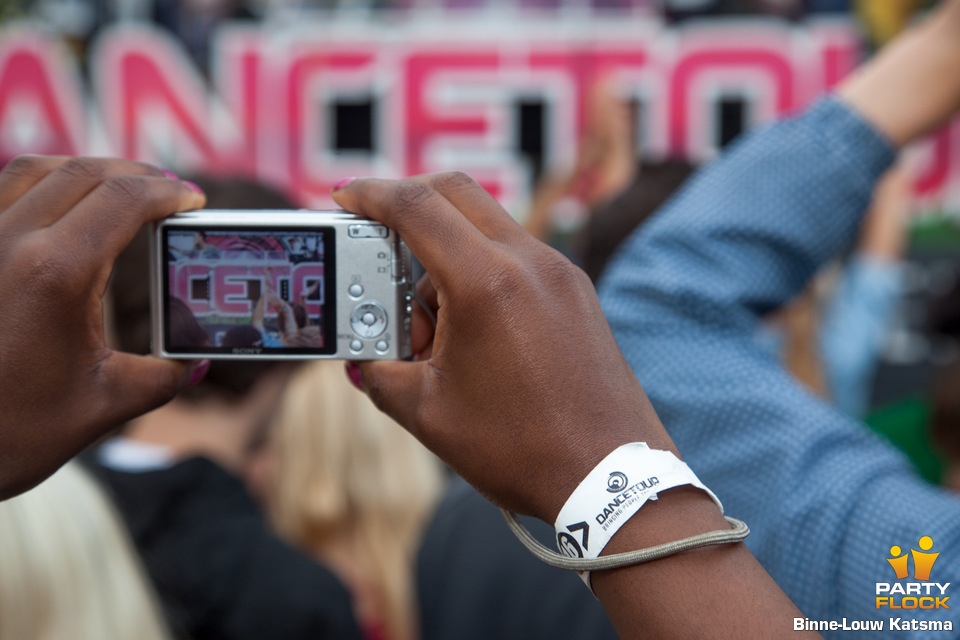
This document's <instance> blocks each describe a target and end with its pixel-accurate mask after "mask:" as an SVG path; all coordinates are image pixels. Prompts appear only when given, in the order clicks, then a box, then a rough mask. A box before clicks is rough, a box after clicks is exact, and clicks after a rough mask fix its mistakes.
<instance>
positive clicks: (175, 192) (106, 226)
mask: <svg viewBox="0 0 960 640" xmlns="http://www.w3.org/2000/svg"><path fill="white" fill-rule="evenodd" d="M205 201H206V199H205V197H204V196H203V194H201V193H199V192H197V191H194V190H193V189H191V188H190V187H188V186H187V185H186V184H184V183H183V182H179V181H176V180H170V179H168V178H157V177H153V176H142V175H139V176H138V175H121V176H111V177H110V178H108V179H106V180H104V181H103V182H101V183H100V185H99V186H98V187H97V188H96V189H94V190H93V191H91V192H90V193H89V194H87V195H86V197H84V198H83V199H82V200H81V201H80V202H78V203H77V204H76V205H74V207H73V208H72V209H71V210H70V211H68V212H67V214H66V215H65V216H63V217H62V218H61V219H60V220H59V221H58V222H57V223H56V224H54V225H53V226H51V227H49V229H50V230H51V231H53V232H54V233H56V234H58V237H59V243H58V244H59V245H60V246H62V247H65V248H69V249H70V250H72V251H73V252H74V255H75V257H76V258H77V259H78V265H91V266H93V265H96V266H97V268H99V267H100V266H101V265H102V263H104V262H105V259H107V258H109V260H110V263H111V264H112V262H113V260H114V259H116V257H117V256H118V255H120V252H121V251H122V250H123V248H124V247H126V246H127V245H128V244H129V243H130V240H132V239H133V237H134V236H135V235H136V233H137V231H138V230H139V229H140V227H142V226H143V225H144V224H147V223H148V222H153V221H155V220H160V219H162V218H166V217H167V216H169V215H171V214H173V213H176V212H179V211H188V210H190V209H199V208H201V207H202V206H203V205H204V202H205Z"/></svg>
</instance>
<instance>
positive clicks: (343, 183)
mask: <svg viewBox="0 0 960 640" xmlns="http://www.w3.org/2000/svg"><path fill="white" fill-rule="evenodd" d="M354 180H356V178H353V177H351V178H341V179H340V180H337V181H336V182H335V183H334V185H333V188H332V189H331V191H339V190H340V189H343V188H344V187H345V186H347V185H348V184H350V183H351V182H353V181H354Z"/></svg>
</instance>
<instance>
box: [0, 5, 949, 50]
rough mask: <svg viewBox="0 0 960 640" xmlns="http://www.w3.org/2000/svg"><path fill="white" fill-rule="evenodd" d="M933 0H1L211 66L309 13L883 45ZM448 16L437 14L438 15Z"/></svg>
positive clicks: (0, 16) (72, 27)
mask: <svg viewBox="0 0 960 640" xmlns="http://www.w3.org/2000/svg"><path fill="white" fill-rule="evenodd" d="M929 4H931V3H930V2H929V1H928V0H889V1H888V0H509V1H507V0H0V20H11V19H34V20H39V21H41V22H42V24H44V25H45V27H46V28H48V29H51V30H53V31H55V32H58V33H60V34H62V35H63V36H64V37H66V38H69V39H70V40H72V41H74V42H78V43H87V42H89V41H90V40H91V38H92V37H93V36H94V35H95V33H96V32H97V30H98V29H100V28H102V27H104V26H107V25H109V24H112V23H114V22H117V21H129V20H137V21H151V22H154V23H156V24H157V25H160V26H161V27H163V28H165V29H167V30H169V31H170V32H171V33H173V34H175V35H176V36H178V37H179V38H180V39H181V40H182V41H183V42H184V44H185V45H186V47H187V50H188V51H190V52H191V54H192V55H193V56H194V58H195V59H196V60H197V61H198V62H200V63H201V65H203V64H205V61H206V57H205V56H206V55H207V53H208V51H209V46H210V43H209V39H210V36H211V34H212V33H213V32H214V30H215V29H216V28H217V26H218V25H220V24H222V23H224V22H225V21H233V20H271V19H277V20H281V21H283V20H286V21H289V20H294V21H295V20H297V19H299V18H300V17H301V16H302V15H303V14H311V13H322V12H330V11H335V12H337V14H338V15H343V16H348V15H350V14H356V15H360V16H370V15H372V13H371V12H373V13H378V12H382V13H384V14H386V15H389V16H391V18H392V19H396V18H397V17H398V16H407V17H409V18H411V19H417V18H418V17H420V16H424V15H433V16H436V15H443V14H444V12H448V11H449V12H450V15H451V16H453V15H455V14H457V13H458V12H463V13H464V15H472V14H476V13H477V12H486V13H490V14H492V15H497V14H499V13H503V12H507V13H509V12H516V11H520V12H528V13H530V14H531V15H540V16H551V15H563V14H565V13H568V12H572V13H574V14H578V13H580V14H582V13H583V12H584V11H587V12H590V13H594V14H595V15H598V16H602V15H604V14H611V15H622V14H624V13H627V14H629V15H636V16H640V17H648V18H659V19H662V20H664V21H666V22H667V23H679V22H683V21H685V20H691V19H697V18H716V17H731V16H741V17H742V16H768V17H778V18H784V19H788V20H799V19H803V18H805V17H816V16H830V15H849V14H851V13H855V14H857V15H859V16H860V17H861V18H862V19H863V20H864V21H865V23H866V24H867V25H868V31H869V32H870V35H871V37H872V38H874V39H875V40H877V41H881V42H882V41H885V40H886V39H888V38H889V37H890V36H892V35H893V34H894V33H896V32H897V31H899V30H900V29H901V28H902V26H903V25H904V23H905V22H906V21H907V20H908V19H909V17H910V16H911V15H912V14H913V13H914V12H915V11H916V10H917V8H919V7H923V6H928V5H929ZM438 10H439V11H440V12H441V13H440V14H437V11H438Z"/></svg>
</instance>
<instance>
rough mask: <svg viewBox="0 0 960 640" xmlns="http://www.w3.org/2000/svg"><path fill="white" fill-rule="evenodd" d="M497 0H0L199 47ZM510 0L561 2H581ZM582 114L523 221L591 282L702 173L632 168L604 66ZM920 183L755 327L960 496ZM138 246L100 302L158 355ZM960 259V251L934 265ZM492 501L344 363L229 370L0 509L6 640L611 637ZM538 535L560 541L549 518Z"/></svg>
mask: <svg viewBox="0 0 960 640" xmlns="http://www.w3.org/2000/svg"><path fill="white" fill-rule="evenodd" d="M500 1H501V0H396V1H395V2H394V1H391V0H343V1H342V2H338V1H337V0H330V1H326V0H246V1H244V0H33V1H27V0H0V16H2V17H3V18H4V19H13V18H18V17H31V18H36V19H39V20H41V21H43V23H44V24H47V25H50V27H51V28H53V29H57V30H59V31H60V32H62V33H63V34H64V35H66V36H68V37H70V38H74V39H76V40H77V41H87V40H88V39H89V38H90V37H91V36H92V34H93V33H94V32H95V31H96V29H98V28H99V27H101V26H103V25H105V24H109V23H111V22H112V21H115V20H129V19H136V20H153V21H155V22H156V23H158V24H160V25H163V26H164V27H166V28H167V29H169V30H170V31H172V32H173V33H176V34H177V35H178V36H179V37H180V38H181V39H182V40H183V41H184V42H185V43H186V44H187V46H188V48H189V50H190V51H191V53H192V54H193V55H195V56H197V57H198V58H203V57H204V56H205V55H206V51H207V47H208V46H209V37H210V34H211V33H212V30H213V29H214V28H215V26H216V25H218V24H219V23H220V22H222V21H224V20H234V19H269V17H270V15H271V12H282V11H287V10H292V9H310V10H313V9H316V10H329V9H338V10H339V9H345V10H347V9H354V8H356V9H399V10H411V9H421V8H423V9H431V8H436V7H437V5H442V7H449V8H451V9H461V8H463V9H467V8H481V6H489V5H495V4H497V3H498V2H500ZM515 1H516V2H517V3H519V4H521V5H523V6H525V7H530V8H537V9H548V10H554V9H555V10H561V9H565V8H567V7H568V6H570V5H576V6H577V7H582V6H583V4H584V3H585V2H587V0H515ZM590 4H591V6H592V7H594V8H596V9H598V10H604V9H618V8H619V9H630V10H637V11H642V12H649V13H650V14H651V15H657V14H659V15H662V16H663V17H664V18H665V19H666V20H669V21H676V20H685V19H689V18H694V17H699V16H706V15H719V14H723V15H727V14H773V15H777V16H782V17H786V18H790V19H796V18H800V17H802V16H804V15H808V14H810V13H816V12H850V11H853V10H857V11H860V12H861V15H862V16H866V18H865V19H866V20H867V24H868V25H869V26H870V27H871V33H872V35H873V36H874V37H875V39H876V41H877V42H880V41H883V40H885V39H887V38H888V37H889V36H890V35H892V34H893V33H894V32H896V31H897V30H898V29H899V28H901V27H902V26H903V25H904V24H906V23H907V22H908V21H909V17H910V15H911V12H912V11H915V10H917V9H919V8H921V6H922V5H924V4H926V3H923V2H919V1H915V2H899V3H894V2H882V3H881V2H873V3H871V2H868V1H866V0H864V1H861V2H853V3H852V2H850V1H844V0H700V1H697V0H685V1H680V0H659V1H655V0H622V1H621V0H590ZM852 4H855V5H859V6H857V7H853V6H851V5H852ZM881 4H882V5H884V6H886V7H887V9H886V10H882V9H879V10H878V9H877V7H879V6H880V5H881ZM894 7H896V8H894ZM878 15H880V16H881V17H877V16H878ZM588 104H589V113H588V114H587V118H586V120H587V126H586V131H585V134H584V138H583V140H581V142H580V145H579V149H580V153H579V156H578V158H577V162H576V163H575V165H574V166H573V167H567V168H563V169H559V168H555V169H550V168H548V170H547V171H546V172H545V173H544V175H543V176H542V178H541V179H540V181H539V184H538V185H537V188H536V190H535V195H534V197H533V199H532V203H531V206H530V215H529V216H528V217H527V220H528V222H527V224H526V226H527V230H528V231H529V232H530V233H531V234H532V235H533V236H535V237H537V238H539V239H541V240H543V241H545V242H547V243H549V244H551V245H552V246H554V247H557V248H559V249H561V250H562V251H563V252H564V253H565V254H566V255H567V256H569V257H570V258H571V260H573V261H574V262H575V263H576V264H578V265H579V266H581V267H582V268H583V269H584V270H585V271H586V272H587V274H588V275H589V276H590V278H591V279H592V280H594V281H599V280H600V279H602V277H603V273H604V269H605V266H606V265H607V263H608V260H609V259H610V258H611V256H614V255H616V253H617V251H618V249H619V247H620V244H621V243H622V241H623V240H625V239H626V238H628V237H629V236H630V234H631V233H633V231H634V230H635V229H637V228H642V227H643V226H644V225H645V224H647V223H648V221H650V220H652V219H655V217H656V215H655V212H656V211H657V210H659V209H660V208H661V206H662V205H664V203H668V202H670V199H671V198H672V197H674V195H675V194H676V193H682V192H683V189H684V188H685V187H684V185H685V184H686V183H687V179H688V178H689V177H690V176H691V175H693V174H694V173H695V172H696V171H697V167H694V166H691V165H690V164H688V163H686V162H683V161H679V160H669V161H663V162H646V161H642V160H641V159H640V158H639V157H638V150H637V148H636V145H635V141H636V140H637V136H636V135H634V132H633V131H631V130H630V127H631V124H630V123H631V122H632V121H633V119H632V118H631V115H630V113H629V108H630V107H629V105H628V104H626V103H625V102H623V101H622V100H621V99H620V97H619V96H618V94H617V91H616V87H615V86H611V84H610V83H609V82H607V81H599V82H597V83H596V84H595V86H594V87H593V89H592V93H591V96H590V100H589V103H588ZM910 176H911V173H910V167H909V165H908V164H906V163H901V164H898V165H897V166H895V167H893V168H892V169H890V170H889V171H888V172H887V173H886V174H885V176H884V177H883V179H882V180H881V182H880V183H879V186H878V187H877V188H876V190H875V191H874V195H873V202H872V204H871V206H870V208H869V212H868V213H867V214H866V215H865V217H864V220H863V223H862V225H861V227H860V229H859V232H858V240H857V241H856V243H855V246H852V247H850V248H849V250H848V251H847V252H846V253H845V254H844V255H842V256H840V257H838V258H837V259H836V260H835V261H833V262H832V263H831V264H830V265H828V266H826V267H824V268H823V269H821V270H820V271H819V272H818V274H817V275H816V276H815V278H814V279H813V280H812V281H811V282H810V284H809V285H808V286H807V287H806V288H805V290H804V291H803V292H802V293H801V294H799V295H798V296H797V297H796V298H795V299H794V300H793V301H792V302H791V303H790V304H788V305H787V306H786V307H785V308H783V309H781V310H778V311H773V312H770V313H768V314H767V315H765V316H764V318H763V322H762V326H761V327H760V328H759V329H758V331H757V332H756V335H755V339H756V341H757V343H759V344H761V345H762V346H763V349H765V350H766V352H767V353H768V355H769V357H770V358H775V359H779V360H780V361H781V362H782V363H783V364H784V366H785V367H786V368H787V369H788V370H789V371H790V372H791V373H792V374H793V375H794V376H795V378H796V379H797V380H799V381H800V382H801V383H802V384H803V385H805V386H806V387H807V388H808V389H809V391H810V392H811V393H813V394H816V395H818V396H820V397H821V398H823V399H824V400H825V401H827V402H829V403H830V404H832V405H833V406H834V407H835V408H836V409H837V410H838V411H841V412H843V413H845V414H847V415H849V416H851V417H853V418H855V419H857V420H864V421H866V422H867V423H868V424H870V425H871V426H872V427H873V428H874V429H876V430H877V431H879V432H880V433H882V434H883V435H884V436H885V437H887V438H889V439H891V440H892V441H894V442H895V443H896V444H897V446H899V447H900V448H901V449H902V450H903V451H904V452H905V453H906V454H907V455H908V456H910V458H911V459H912V460H913V462H914V464H915V465H916V467H917V469H918V470H919V472H920V473H922V474H923V475H924V477H925V478H926V479H927V480H928V482H930V483H931V484H938V483H939V484H942V485H944V486H946V487H949V488H951V489H953V490H958V491H960V402H958V400H957V399H958V398H960V359H958V358H957V353H958V351H960V350H958V349H957V346H956V345H957V344H958V343H960V270H954V271H953V272H950V271H949V269H948V270H947V271H948V273H947V274H946V275H944V276H942V277H941V279H940V281H938V282H937V283H936V286H933V285H931V286H930V290H931V292H930V295H925V296H923V297H921V298H918V300H917V301H916V302H915V303H913V306H912V307H911V306H909V303H908V302H905V300H909V297H908V296H909V294H910V293H911V292H914V291H916V290H917V289H918V288H923V286H925V285H923V284H919V285H918V284H917V280H918V278H919V279H921V280H922V279H923V277H920V276H917V275H916V268H917V267H916V266H915V265H914V264H913V263H912V262H911V258H912V257H913V256H915V250H916V247H912V245H911V240H912V236H911V233H912V227H911V222H910V221H911V214H912V213H913V212H912V211H911V203H912V200H911V181H910ZM191 179H192V180H193V181H194V182H196V183H198V184H199V185H200V187H201V188H202V189H203V190H204V191H205V192H206V194H207V197H208V206H209V207H210V208H288V207H295V206H297V204H298V203H293V202H289V201H288V200H285V199H284V197H283V196H282V195H280V194H277V193H275V192H272V191H271V190H269V189H267V188H265V187H261V186H260V185H254V184H250V183H247V182H243V183H240V182H236V181H230V180H219V179H213V178H208V177H205V176H191ZM146 242H147V238H146V235H145V232H143V233H141V234H140V236H138V238H137V239H136V240H135V242H134V243H133V244H131V245H130V247H128V249H127V250H126V252H125V253H124V254H123V255H122V256H121V258H120V260H119V262H118V266H117V267H116V270H115V272H114V275H113V277H112V279H111V281H110V285H109V289H108V297H107V301H108V304H107V305H106V309H105V312H106V316H107V321H106V323H107V329H108V335H109V339H110V340H111V341H112V344H113V345H114V346H116V347H118V348H120V349H122V350H124V351H130V352H134V353H147V352H148V351H149V330H150V313H149V290H148V287H147V275H146ZM958 258H960V247H955V248H953V250H951V251H947V252H945V253H944V254H942V255H940V256H938V259H940V260H941V261H945V262H946V263H957V262H958ZM924 277H925V276H924ZM904 305H907V306H906V307H905V306H904ZM905 316H909V317H911V318H912V319H913V321H914V324H922V325H924V326H925V327H926V331H927V332H928V333H929V335H931V336H934V335H936V336H939V337H938V338H937V339H938V340H939V342H937V344H938V345H940V347H939V348H938V350H937V351H938V353H937V358H936V359H935V362H933V364H931V366H930V367H929V368H928V371H927V372H926V373H925V374H924V376H925V378H924V384H923V385H921V386H922V389H919V390H918V389H917V388H916V387H917V385H916V384H911V385H910V389H911V390H910V393H908V394H899V395H898V394H897V393H895V392H894V393H878V390H877V389H878V379H879V372H880V370H881V367H882V365H883V362H884V357H885V354H886V353H889V352H891V351H895V350H896V348H897V345H896V344H894V343H895V342H896V339H897V334H896V329H897V327H898V326H899V325H898V323H902V322H903V318H904V317H905ZM0 411H2V410H0ZM667 420H668V417H665V418H664V421H665V422H666V421H667ZM499 517H500V516H499V514H498V513H497V512H496V510H495V509H494V508H493V507H492V506H491V505H490V504H489V503H487V502H486V501H485V500H483V499H482V497H481V496H480V495H479V494H478V493H477V492H475V491H474V490H472V489H470V488H469V487H468V486H467V485H466V484H465V483H464V482H463V481H461V480H459V479H458V478H456V477H455V476H453V475H452V474H451V473H450V472H449V471H448V470H446V468H445V467H444V466H443V465H442V463H441V462H440V461H439V460H438V459H437V458H435V457H434V456H433V454H431V453H429V452H428V451H427V450H426V449H425V448H424V447H423V446H422V445H420V444H419V443H418V442H417V441H416V440H415V439H414V438H413V437H412V436H410V435H409V434H408V433H407V432H406V431H404V430H403V429H402V428H400V427H398V426H397V425H396V424H395V423H394V422H393V421H392V420H390V419H389V418H388V417H386V416H385V415H384V414H381V413H379V412H378V411H376V410H375V409H374V408H373V406H372V405H371V404H370V403H369V402H368V401H367V399H366V398H365V397H364V396H363V394H361V393H360V392H359V391H357V390H356V389H354V388H353V387H352V386H351V385H350V382H349V380H348V379H347V378H346V377H345V376H344V374H343V365H342V363H331V362H313V363H309V364H297V365H292V364H288V363H275V362H271V363H266V364H264V363H242V364H236V363H231V364H224V363H223V362H214V363H213V364H212V365H211V368H210V370H209V373H207V375H206V378H205V379H204V380H203V381H201V382H200V383H199V384H197V385H196V386H194V387H192V388H191V389H189V390H188V391H187V392H186V393H184V394H183V395H181V396H180V397H178V398H176V399H175V400H173V401H172V402H171V403H169V404H167V405H165V406H164V407H162V408H160V409H158V410H156V411H154V412H151V413H148V414H146V415H145V416H142V417H140V418H137V419H135V420H132V421H130V422H129V423H128V424H126V425H125V426H124V427H123V429H122V431H120V432H118V433H116V434H115V435H113V436H112V437H111V438H109V439H106V440H105V441H103V442H101V443H99V444H98V445H97V446H96V447H93V448H91V449H90V450H88V451H87V452H86V453H85V454H84V455H83V456H82V458H81V459H80V460H79V461H77V462H71V463H70V464H69V465H68V466H67V467H64V468H63V469H62V470H61V471H60V472H58V473H57V474H56V475H54V476H53V477H52V478H50V479H49V480H47V481H46V482H44V483H43V484H41V485H40V487H38V488H37V489H35V490H33V491H30V492H28V493H26V494H24V495H22V496H20V497H17V498H13V499H11V500H9V501H5V502H3V503H0V640H40V639H44V640H48V639H49V640H53V639H55V640H59V639H66V638H70V639H71V640H94V639H95V640H113V639H114V638H116V639H120V638H145V639H149V638H168V639H172V638H183V639H188V638H189V639H203V638H210V639H214V638H217V639H237V640H241V639H250V640H254V639H259V640H262V639H264V638H285V639H286V638H292V639H295V638H317V637H331V638H364V639H366V640H413V639H415V638H427V639H434V638H436V639H444V638H446V639H457V640H463V639H469V638H478V639H479V638H499V639H501V640H502V639H505V638H517V639H520V638H523V639H525V640H530V639H535V638H544V639H546V638H573V637H580V638H582V637H586V638H606V637H615V635H614V633H613V629H612V627H611V626H610V624H609V621H608V620H607V619H606V616H605V615H604V613H603V610H602V609H601V608H600V606H599V604H598V603H597V602H596V601H595V600H594V598H593V597H592V595H591V594H590V593H589V592H588V591H587V590H585V589H583V586H582V585H581V584H580V583H579V581H577V580H576V578H575V577H574V576H571V575H566V574H565V573H564V572H562V571H560V570H556V569H552V568H550V567H547V566H545V565H542V564H540V563H538V561H537V560H535V559H534V558H533V557H531V556H529V555H528V554H527V553H526V551H524V550H523V549H522V548H521V547H520V546H519V544H518V543H517V542H516V541H515V540H514V539H513V538H512V536H511V535H510V534H509V533H507V530H506V528H505V527H503V523H502V522H501V521H500V520H499ZM527 525H528V526H529V528H530V529H531V530H532V531H534V532H535V534H536V535H538V536H539V537H540V538H542V539H543V540H549V539H551V538H552V532H551V530H550V528H549V527H544V525H543V523H538V522H534V521H532V520H530V521H528V522H527ZM534 592H536V593H537V600H536V602H535V603H532V604H531V602H530V601H529V600H527V599H525V598H526V597H527V596H528V595H529V594H531V593H534ZM118 612H119V613H120V614H122V615H118Z"/></svg>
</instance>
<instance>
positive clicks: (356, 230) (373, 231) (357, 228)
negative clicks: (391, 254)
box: [347, 224, 390, 238]
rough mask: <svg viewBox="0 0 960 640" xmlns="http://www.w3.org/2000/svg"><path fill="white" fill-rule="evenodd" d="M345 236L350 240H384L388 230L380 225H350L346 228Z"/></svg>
mask: <svg viewBox="0 0 960 640" xmlns="http://www.w3.org/2000/svg"><path fill="white" fill-rule="evenodd" d="M347 235H348V236H350V237H351V238H386V237H387V236H388V235H390V230H389V229H387V228H386V227H385V226H383V225H382V224H352V225H350V226H349V227H347Z"/></svg>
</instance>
